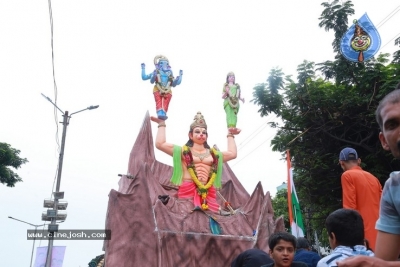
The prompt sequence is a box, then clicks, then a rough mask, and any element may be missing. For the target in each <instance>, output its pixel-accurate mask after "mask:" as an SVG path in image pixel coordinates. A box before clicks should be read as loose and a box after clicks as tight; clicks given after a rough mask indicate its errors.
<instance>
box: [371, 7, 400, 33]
mask: <svg viewBox="0 0 400 267" xmlns="http://www.w3.org/2000/svg"><path fill="white" fill-rule="evenodd" d="M399 11H400V6H398V7H396V8H395V9H393V10H392V12H390V13H389V14H388V15H387V16H386V17H385V18H383V20H381V21H380V22H379V23H378V24H377V26H376V28H379V27H381V26H382V25H384V24H385V23H386V22H387V21H388V20H389V19H390V18H392V17H393V16H394V15H395V14H396V13H397V12H399ZM393 12H394V13H393ZM392 13H393V14H392ZM389 16H390V17H389ZM388 17H389V18H388ZM386 18H387V19H386Z"/></svg>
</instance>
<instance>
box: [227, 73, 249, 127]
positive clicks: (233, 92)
mask: <svg viewBox="0 0 400 267" xmlns="http://www.w3.org/2000/svg"><path fill="white" fill-rule="evenodd" d="M240 94H241V90H240V85H239V84H237V83H235V74H234V73H233V72H229V73H228V75H227V76H226V82H225V84H224V88H223V91H222V98H223V99H224V110H225V113H226V123H227V125H228V130H229V132H230V133H231V134H239V133H240V131H241V130H240V129H238V128H236V123H237V114H238V113H239V107H240V105H239V100H240V101H242V102H243V103H244V98H241V95H240Z"/></svg>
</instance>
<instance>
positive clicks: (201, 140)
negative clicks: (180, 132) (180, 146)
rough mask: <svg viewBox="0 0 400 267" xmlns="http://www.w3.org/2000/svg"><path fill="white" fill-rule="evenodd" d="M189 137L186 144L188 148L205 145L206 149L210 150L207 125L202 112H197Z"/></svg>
mask: <svg viewBox="0 0 400 267" xmlns="http://www.w3.org/2000/svg"><path fill="white" fill-rule="evenodd" d="M188 135H189V140H188V141H187V143H186V145H187V146H189V147H193V144H200V145H204V147H205V148H210V146H209V145H208V144H207V138H208V132H207V124H206V121H205V120H204V117H203V115H201V112H200V111H199V112H197V114H196V116H194V119H193V122H192V124H191V125H190V129H189V134H188Z"/></svg>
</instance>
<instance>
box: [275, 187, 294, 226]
mask: <svg viewBox="0 0 400 267" xmlns="http://www.w3.org/2000/svg"><path fill="white" fill-rule="evenodd" d="M272 208H273V209H274V215H275V217H279V216H283V221H284V223H285V229H286V231H289V229H290V223H289V211H288V201H287V190H286V189H281V190H279V191H278V192H276V195H275V197H274V198H273V199H272Z"/></svg>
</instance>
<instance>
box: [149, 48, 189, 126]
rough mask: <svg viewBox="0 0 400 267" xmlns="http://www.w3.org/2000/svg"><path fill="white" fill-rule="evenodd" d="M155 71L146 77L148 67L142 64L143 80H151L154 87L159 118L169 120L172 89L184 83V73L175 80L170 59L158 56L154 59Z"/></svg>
mask: <svg viewBox="0 0 400 267" xmlns="http://www.w3.org/2000/svg"><path fill="white" fill-rule="evenodd" d="M154 65H155V70H154V71H153V72H152V73H150V74H147V75H146V71H145V68H146V65H145V64H144V63H142V80H148V79H150V82H151V83H152V84H153V83H155V85H154V88H153V94H154V100H155V101H156V110H157V117H158V118H159V119H161V120H166V119H168V117H167V111H168V106H169V102H170V101H171V98H172V91H171V87H175V86H177V85H180V84H181V82H182V75H183V71H182V70H180V71H179V76H177V77H176V78H175V79H174V75H173V73H172V70H171V66H170V65H169V61H168V58H167V57H165V56H163V55H158V56H156V57H155V58H154Z"/></svg>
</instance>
